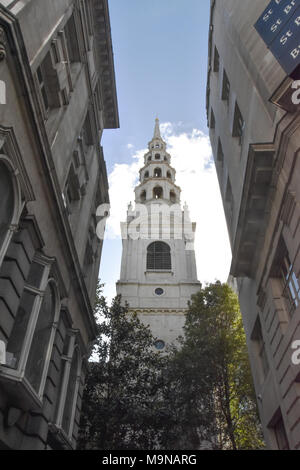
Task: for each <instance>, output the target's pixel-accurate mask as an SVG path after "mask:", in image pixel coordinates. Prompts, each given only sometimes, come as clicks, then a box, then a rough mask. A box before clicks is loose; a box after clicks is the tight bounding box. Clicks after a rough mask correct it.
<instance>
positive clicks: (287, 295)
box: [270, 237, 300, 316]
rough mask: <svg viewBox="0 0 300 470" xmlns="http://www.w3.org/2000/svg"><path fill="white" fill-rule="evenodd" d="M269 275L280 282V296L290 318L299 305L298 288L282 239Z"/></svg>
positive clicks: (299, 292) (299, 293)
mask: <svg viewBox="0 0 300 470" xmlns="http://www.w3.org/2000/svg"><path fill="white" fill-rule="evenodd" d="M270 275H271V277H273V278H277V279H278V280H279V281H280V283H281V291H282V296H283V297H284V299H285V302H286V306H287V311H288V314H289V315H290V316H291V315H292V314H293V313H294V311H295V309H296V308H297V307H298V306H299V303H300V286H299V279H298V277H297V275H296V273H295V272H294V267H293V264H292V263H291V261H290V257H289V253H288V249H287V246H286V244H285V241H284V239H283V237H281V238H280V240H279V243H278V247H277V250H276V255H275V258H274V262H273V265H272V269H271V273H270Z"/></svg>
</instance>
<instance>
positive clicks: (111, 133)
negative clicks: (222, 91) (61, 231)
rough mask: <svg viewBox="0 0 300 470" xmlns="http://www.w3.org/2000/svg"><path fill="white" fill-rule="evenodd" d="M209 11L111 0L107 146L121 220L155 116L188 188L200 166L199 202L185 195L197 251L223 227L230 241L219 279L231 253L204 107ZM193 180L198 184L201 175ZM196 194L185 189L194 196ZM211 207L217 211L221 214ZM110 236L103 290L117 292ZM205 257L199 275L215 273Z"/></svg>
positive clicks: (187, 2)
mask: <svg viewBox="0 0 300 470" xmlns="http://www.w3.org/2000/svg"><path fill="white" fill-rule="evenodd" d="M209 10H210V1H209V0H128V1H124V0H109V11H110V20H111V30H112V40H113V50H114V60H115V73H116V82H117V95H118V105H119V116H120V129H118V130H105V132H104V134H103V139H102V145H103V148H104V155H105V160H106V164H107V169H108V173H109V180H110V196H111V202H112V203H113V202H114V208H115V209H114V210H115V219H117V218H119V220H120V221H121V220H124V218H125V212H124V204H125V207H126V204H127V203H128V202H129V200H130V199H131V197H130V196H131V194H130V191H132V187H133V186H134V184H135V180H134V175H135V174H136V176H137V171H138V168H139V165H140V164H141V157H142V154H143V151H142V150H143V149H145V148H146V146H147V143H148V142H149V140H151V138H152V134H153V127H154V119H155V117H156V116H158V117H159V119H160V122H161V123H162V128H163V131H164V132H165V134H164V137H165V138H166V140H167V142H168V144H169V151H170V153H171V155H172V151H173V152H174V154H175V155H177V157H176V159H175V160H176V162H177V165H175V162H174V161H173V165H174V166H175V167H176V168H177V169H178V167H179V177H180V176H181V179H180V178H179V180H180V181H179V182H180V184H181V186H182V189H183V190H184V189H185V188H184V187H187V186H190V181H192V179H193V177H196V176H197V175H196V172H198V176H199V178H198V181H202V185H201V187H202V192H201V191H199V193H198V194H197V192H196V194H195V191H194V192H193V195H194V197H195V198H196V199H197V201H198V202H197V204H196V203H195V200H193V201H191V200H188V201H187V202H188V204H189V205H190V204H192V205H193V206H194V213H193V211H191V212H192V215H193V216H194V218H197V223H198V230H200V231H201V233H202V232H203V230H206V235H205V237H204V238H203V239H202V241H201V240H200V241H199V244H198V251H199V250H200V251H201V246H202V249H203V244H204V243H206V242H205V240H209V239H210V238H211V234H212V232H215V230H217V231H218V232H220V233H219V237H220V240H219V243H221V244H224V246H221V249H222V251H221V254H222V253H224V259H221V260H220V264H221V265H222V270H221V271H222V272H221V271H220V266H217V265H216V269H215V273H216V274H215V278H220V277H222V276H223V277H224V276H225V275H224V273H225V272H226V273H228V271H229V264H230V259H229V257H230V255H229V252H228V250H229V245H228V238H227V231H226V226H225V221H224V216H223V213H222V206H221V200H220V195H219V190H218V186H217V183H216V176H215V173H214V169H210V170H208V171H209V172H210V173H207V172H206V170H207V168H209V167H210V162H211V156H210V155H209V150H208V140H207V137H206V136H207V133H208V131H207V126H206V110H205V97H206V78H207V48H208V45H207V44H208V25H209ZM187 151H188V152H189V156H190V160H189V167H186V166H184V165H183V161H182V160H181V159H180V158H182V159H185V160H186V155H183V154H184V153H185V152H187ZM180 155H182V157H180ZM201 162H202V163H203V164H202V163H201ZM193 168H195V169H194V170H193ZM184 175H185V176H184ZM126 179H128V185H127V187H128V188H127V187H125V186H123V191H121V189H120V188H121V185H122V182H123V183H124V180H125V183H126ZM194 180H195V178H194ZM195 184H196V186H195V188H196V189H195V190H196V191H197V182H196V180H195ZM183 186H184V187H183ZM206 186H207V191H212V190H213V191H214V192H213V193H211V194H210V195H208V194H207V193H206V192H205V187H206ZM127 189H128V190H129V192H128V190H127ZM193 195H192V196H191V194H190V195H189V194H188V192H187V194H186V196H187V198H188V197H189V198H190V199H191V197H192V198H193ZM127 198H129V200H126V199H127ZM204 198H205V199H207V201H206V204H208V205H209V204H210V200H212V206H211V207H210V208H209V209H210V210H209V211H208V212H207V213H206V214H207V215H206V222H207V223H205V226H206V227H204V224H203V217H201V216H200V214H199V211H201V210H202V211H203V210H205V208H204V206H201V202H202V203H203V199H204ZM182 202H183V201H182ZM198 206H199V207H198ZM201 207H202V209H201ZM210 212H214V217H215V218H216V219H213V218H212V216H211V215H210ZM117 222H118V221H117ZM199 222H200V227H199ZM115 223H116V220H115ZM203 236H204V235H203ZM108 238H109V239H107V240H105V242H104V249H103V254H102V262H101V269H100V278H101V280H102V281H103V282H105V283H106V289H105V293H106V294H107V295H108V296H111V295H113V290H114V283H115V282H116V281H117V280H118V278H119V269H120V259H121V240H120V239H119V238H118V237H116V238H114V239H111V238H112V237H111V236H110V237H108ZM214 242H215V241H214ZM207 249H209V250H211V251H215V249H214V247H213V244H212V245H211V247H205V250H206V251H207ZM196 251H197V246H196ZM198 258H199V254H198ZM198 258H197V261H198ZM201 259H203V257H202V258H201ZM216 259H217V257H216ZM206 263H208V260H207V261H206ZM199 264H201V269H202V271H201V273H202V275H201V278H200V280H202V281H204V280H207V281H211V280H213V278H212V276H213V274H212V272H213V270H212V269H211V266H210V267H208V268H207V269H208V270H207V273H208V274H207V275H206V274H205V270H204V266H203V263H202V262H201V260H200V263H199V261H198V265H199ZM198 271H199V266H198ZM219 273H221V274H219ZM226 276H227V274H226Z"/></svg>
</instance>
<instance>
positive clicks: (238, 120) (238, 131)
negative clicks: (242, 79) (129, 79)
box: [232, 103, 245, 144]
mask: <svg viewBox="0 0 300 470" xmlns="http://www.w3.org/2000/svg"><path fill="white" fill-rule="evenodd" d="M244 128H245V122H244V119H243V116H242V113H241V111H240V108H239V107H238V104H237V103H236V104H235V110H234V118H233V129H232V137H239V138H240V141H239V143H240V144H241V137H242V135H243V132H244Z"/></svg>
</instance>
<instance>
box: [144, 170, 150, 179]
mask: <svg viewBox="0 0 300 470" xmlns="http://www.w3.org/2000/svg"><path fill="white" fill-rule="evenodd" d="M144 178H145V179H147V178H149V171H146V172H145V174H144Z"/></svg>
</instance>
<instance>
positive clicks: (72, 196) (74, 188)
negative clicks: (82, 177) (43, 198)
mask: <svg viewBox="0 0 300 470" xmlns="http://www.w3.org/2000/svg"><path fill="white" fill-rule="evenodd" d="M80 198H81V192H80V182H79V178H78V175H77V173H76V171H75V169H74V166H73V164H71V167H70V170H69V175H68V178H67V182H66V186H65V191H64V202H65V206H66V209H67V211H68V215H70V214H71V213H72V211H73V209H74V206H75V203H76V202H77V201H79V200H80Z"/></svg>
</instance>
